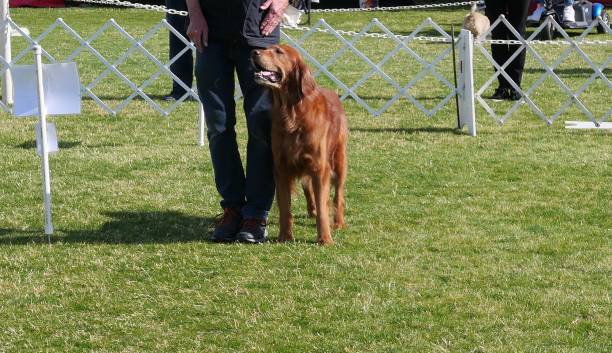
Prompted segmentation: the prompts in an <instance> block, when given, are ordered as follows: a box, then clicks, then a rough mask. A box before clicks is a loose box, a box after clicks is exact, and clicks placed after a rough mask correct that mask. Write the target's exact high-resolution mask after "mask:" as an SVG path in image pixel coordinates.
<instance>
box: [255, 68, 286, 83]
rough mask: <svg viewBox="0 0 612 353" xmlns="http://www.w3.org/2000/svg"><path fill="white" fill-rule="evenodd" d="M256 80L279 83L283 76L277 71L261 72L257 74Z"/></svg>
mask: <svg viewBox="0 0 612 353" xmlns="http://www.w3.org/2000/svg"><path fill="white" fill-rule="evenodd" d="M255 78H256V79H259V80H262V81H268V82H270V83H278V82H279V81H280V80H281V75H280V74H279V73H278V72H275V71H267V70H261V71H256V72H255Z"/></svg>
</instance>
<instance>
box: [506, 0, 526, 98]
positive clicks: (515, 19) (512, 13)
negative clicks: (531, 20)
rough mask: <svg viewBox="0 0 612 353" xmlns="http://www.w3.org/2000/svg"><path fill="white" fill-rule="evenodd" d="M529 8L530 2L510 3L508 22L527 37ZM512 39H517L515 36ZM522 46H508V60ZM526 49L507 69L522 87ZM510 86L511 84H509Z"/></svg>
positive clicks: (514, 0) (516, 1)
mask: <svg viewBox="0 0 612 353" xmlns="http://www.w3.org/2000/svg"><path fill="white" fill-rule="evenodd" d="M528 8H529V0H513V1H508V21H509V22H510V23H511V24H512V26H514V28H515V29H516V31H517V32H518V33H519V34H520V35H521V37H525V25H526V18H527V11H528ZM510 39H516V38H515V37H514V35H512V36H511V37H510ZM520 47H521V46H520V45H509V46H508V58H510V57H511V56H512V55H514V53H515V52H516V51H517V50H519V48H520ZM526 53H527V51H526V49H523V50H521V52H520V53H519V54H518V56H517V57H516V58H515V59H514V60H512V62H511V63H510V65H508V67H507V68H506V72H507V73H508V75H509V76H510V78H512V80H513V81H514V82H515V83H516V84H517V85H518V86H520V85H521V80H522V77H523V67H524V66H525V54H526ZM508 85H509V84H508Z"/></svg>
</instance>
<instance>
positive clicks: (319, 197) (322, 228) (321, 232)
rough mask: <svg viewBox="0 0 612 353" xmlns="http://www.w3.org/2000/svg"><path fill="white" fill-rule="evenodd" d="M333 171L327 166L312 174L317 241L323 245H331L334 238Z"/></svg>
mask: <svg viewBox="0 0 612 353" xmlns="http://www.w3.org/2000/svg"><path fill="white" fill-rule="evenodd" d="M330 174H331V171H330V170H329V166H325V167H324V168H322V170H320V171H319V172H318V173H315V174H314V175H313V176H312V186H313V189H314V194H315V202H316V205H317V234H318V237H317V241H318V242H319V244H321V245H331V244H333V240H332V237H331V230H330V228H329V206H328V204H327V203H328V201H329V187H330V185H329V182H330V179H331V178H330V176H331V175H330Z"/></svg>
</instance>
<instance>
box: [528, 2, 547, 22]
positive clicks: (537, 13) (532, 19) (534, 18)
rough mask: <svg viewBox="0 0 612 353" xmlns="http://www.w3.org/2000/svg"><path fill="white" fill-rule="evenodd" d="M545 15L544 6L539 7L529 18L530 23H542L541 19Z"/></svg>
mask: <svg viewBox="0 0 612 353" xmlns="http://www.w3.org/2000/svg"><path fill="white" fill-rule="evenodd" d="M542 14H544V6H542V5H539V6H538V7H537V8H536V9H535V10H534V11H533V13H532V14H531V16H529V17H527V21H528V22H540V18H541V17H542Z"/></svg>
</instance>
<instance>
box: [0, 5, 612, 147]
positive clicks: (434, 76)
mask: <svg viewBox="0 0 612 353" xmlns="http://www.w3.org/2000/svg"><path fill="white" fill-rule="evenodd" d="M549 23H552V25H553V26H555V28H556V29H557V31H558V32H559V33H560V35H561V39H560V40H556V41H537V40H534V39H535V38H538V36H539V34H540V32H541V31H542V30H543V29H544V28H545V26H546V25H548V24H549ZM602 23H603V22H602V21H601V19H599V20H598V21H596V22H594V23H593V24H592V25H591V27H589V28H588V29H586V30H585V31H584V32H583V33H582V34H581V35H580V36H578V37H570V36H569V35H568V34H567V33H566V32H565V31H564V30H563V28H561V26H559V24H557V23H556V22H554V20H553V19H552V18H548V19H546V20H545V22H544V23H542V25H541V26H540V27H538V28H537V29H536V30H535V31H534V32H533V33H532V34H531V35H530V36H529V38H522V37H521V36H520V35H519V34H518V33H517V31H516V30H515V29H514V28H512V26H511V25H510V24H509V23H508V21H507V20H506V19H505V18H503V17H500V18H499V19H498V20H497V21H495V22H494V23H493V25H492V27H495V26H507V27H508V28H509V29H510V31H511V32H512V33H514V35H515V36H516V40H515V41H501V43H504V44H517V45H520V46H521V48H522V49H523V50H526V51H527V55H528V57H531V58H533V59H535V62H536V63H537V65H538V66H539V67H538V68H537V69H536V70H535V71H536V73H539V72H542V73H541V74H539V78H538V79H537V80H536V81H535V82H533V83H532V84H530V85H529V86H528V87H523V88H520V87H518V86H517V85H516V83H513V82H512V84H513V85H514V87H515V88H517V89H519V90H520V92H521V93H522V98H521V100H519V101H517V102H515V103H514V104H512V105H510V106H508V104H498V103H493V102H492V101H490V100H488V99H486V92H487V91H488V90H491V89H492V87H491V86H492V85H493V84H494V82H495V81H496V79H497V77H498V76H499V75H503V76H504V77H506V78H507V79H509V76H508V74H507V73H506V72H505V68H506V67H507V66H508V64H509V62H506V63H502V64H501V65H500V64H498V63H496V62H495V61H494V60H493V58H492V57H491V55H490V48H489V46H490V44H491V43H500V41H490V40H489V41H485V42H482V43H479V42H473V39H472V38H471V34H469V32H467V31H462V33H461V34H460V35H459V36H458V37H457V38H455V39H454V40H453V38H452V37H451V35H450V34H449V33H447V32H446V31H445V30H444V29H442V28H441V27H440V26H439V25H438V24H436V23H435V22H434V21H432V20H431V19H426V20H425V21H423V22H422V23H421V24H420V25H419V26H418V27H417V28H416V29H414V31H413V32H412V33H410V34H409V35H398V34H394V33H392V32H391V31H390V30H389V29H388V28H387V27H386V26H385V25H384V24H383V23H381V22H380V21H378V20H377V19H373V20H372V21H371V22H370V23H368V24H367V25H366V26H364V27H363V28H362V29H361V30H360V31H358V32H353V31H341V30H337V29H334V28H333V27H332V26H330V25H329V24H328V23H326V22H325V21H324V20H319V21H318V22H317V23H316V24H315V25H313V26H312V27H299V28H297V29H288V28H284V29H283V31H282V34H281V36H282V41H283V42H285V43H287V44H289V45H292V46H294V47H296V48H297V49H298V50H299V51H300V52H301V53H302V55H303V56H304V58H305V59H306V61H307V62H308V63H309V64H310V66H311V68H312V69H313V71H314V73H315V75H316V76H317V77H318V80H319V82H320V83H321V84H323V85H325V86H329V87H330V88H335V89H337V90H338V92H339V94H340V95H341V98H342V99H343V100H346V99H351V100H353V101H354V102H356V103H357V104H358V105H359V106H361V107H363V109H365V110H366V111H368V112H369V113H370V114H371V115H373V116H380V115H381V114H383V113H385V112H386V111H388V110H389V109H391V108H392V107H393V106H394V105H395V104H397V103H398V102H402V103H403V104H409V105H410V106H413V107H416V108H417V109H418V110H419V111H420V112H422V113H423V114H424V115H425V116H427V117H433V116H436V115H439V114H440V112H441V111H443V110H444V111H445V112H446V113H447V114H445V115H444V116H454V114H448V111H451V112H454V109H455V107H454V106H455V102H454V100H455V99H454V98H455V97H457V99H458V101H459V111H458V115H459V118H460V124H459V125H463V124H468V127H469V123H468V122H470V121H473V120H474V119H475V115H476V114H485V115H489V116H491V117H492V118H493V119H494V120H495V121H496V122H498V123H499V124H503V123H505V122H506V121H507V120H508V119H509V118H510V117H511V116H512V115H514V114H517V113H518V112H520V110H521V107H522V106H527V107H528V108H529V109H530V110H531V111H532V112H533V113H534V114H535V115H537V116H538V117H539V118H540V119H542V120H543V121H544V122H546V123H547V124H552V123H553V122H554V121H555V120H556V119H557V118H558V117H559V116H561V115H562V114H564V113H566V112H567V111H568V109H570V108H571V107H572V106H575V107H577V108H578V111H579V112H580V113H581V114H582V115H583V116H584V117H586V118H587V119H588V120H589V121H590V122H592V123H593V124H594V125H595V126H600V125H601V124H602V123H604V122H605V121H606V119H607V118H608V117H609V116H610V114H612V108H610V107H609V104H608V110H606V111H603V112H599V113H596V112H594V111H593V109H591V107H589V103H588V102H586V101H587V100H585V97H587V96H588V95H589V94H590V93H591V92H587V91H593V90H592V89H591V90H589V88H590V87H592V86H593V85H598V90H596V91H597V92H599V94H601V93H602V90H603V97H604V99H605V97H607V99H608V102H609V101H610V97H611V96H612V95H611V93H612V83H611V82H610V79H609V77H608V76H607V75H609V72H610V69H609V66H610V64H611V62H612V55H611V48H612V41H611V40H595V41H589V40H588V39H587V35H588V34H589V33H592V32H593V31H595V30H596V26H598V25H600V24H602ZM5 26H6V28H8V29H10V30H12V31H14V32H17V33H19V34H20V35H21V37H19V40H20V41H25V45H22V47H23V50H21V51H20V52H18V53H17V54H16V55H15V56H14V57H13V58H10V57H6V58H5V57H1V56H0V65H1V70H2V72H5V71H6V70H8V69H10V68H11V67H12V65H18V64H20V63H21V62H22V61H24V60H26V59H25V58H26V57H27V56H28V55H29V54H30V53H31V52H32V48H33V47H34V46H36V45H40V46H41V47H42V54H43V58H44V59H45V60H46V61H47V62H49V63H56V62H66V61H74V60H75V59H76V58H77V57H79V56H81V55H85V54H87V55H89V56H90V57H93V58H94V59H95V60H96V72H99V71H100V67H102V69H103V70H102V72H101V73H99V74H97V75H95V77H94V76H92V74H89V75H88V74H87V71H88V70H89V71H91V70H92V67H91V65H89V66H84V67H79V72H80V73H81V77H82V81H81V93H82V95H83V97H85V98H89V99H91V100H92V101H93V102H95V103H96V104H97V105H98V106H99V107H100V108H101V109H102V110H103V111H105V112H107V113H108V114H112V115H116V114H119V113H121V112H122V111H123V110H124V109H127V108H128V107H129V104H130V102H132V101H133V100H135V99H140V100H142V101H144V102H145V103H146V104H147V105H148V106H150V107H151V109H153V110H154V111H156V112H157V113H159V114H161V115H163V116H168V115H169V114H170V113H171V112H172V111H173V110H175V109H176V108H177V107H178V106H179V105H180V104H183V103H185V101H186V100H188V98H193V100H195V101H197V100H198V95H197V92H196V91H195V90H194V89H192V88H191V87H187V86H186V85H185V84H184V83H183V82H180V80H179V79H178V78H177V77H176V76H175V75H174V74H172V72H171V71H170V69H169V67H170V64H172V63H173V62H174V61H175V60H177V58H178V57H179V56H180V55H182V54H183V53H184V52H187V51H191V52H192V53H194V54H195V47H194V46H193V45H192V44H191V43H190V42H189V41H188V40H187V39H186V38H183V37H182V36H181V35H180V34H179V33H178V32H176V31H175V30H174V29H173V28H172V27H171V26H170V25H169V24H168V23H167V22H166V20H161V21H160V22H159V23H157V24H156V25H154V26H153V27H152V28H150V29H148V30H147V31H146V32H145V33H144V35H142V36H141V37H140V38H137V37H136V36H133V35H132V34H130V33H129V32H128V31H127V30H125V29H124V28H123V27H122V26H121V25H119V24H118V23H117V22H116V21H114V20H113V19H110V20H108V21H106V22H105V23H104V24H103V25H102V26H101V27H99V28H98V29H97V30H95V31H94V32H93V34H91V35H89V36H87V37H83V36H82V35H80V34H79V33H77V31H75V30H74V29H73V28H72V27H70V25H69V24H67V23H66V22H64V21H63V20H62V19H61V18H60V19H57V20H56V21H55V22H54V23H53V24H51V25H50V26H49V27H48V28H47V29H46V30H45V31H43V32H42V33H41V34H40V35H38V36H34V35H32V34H30V33H26V32H25V31H23V30H22V29H21V28H20V27H19V26H18V25H17V24H16V23H15V22H13V20H11V19H10V18H8V19H7V20H6V22H5ZM169 31H170V32H172V33H174V34H175V35H176V36H177V37H179V38H180V39H181V40H182V41H183V42H184V43H185V44H186V47H185V49H184V50H183V52H181V53H179V55H177V56H176V57H175V58H172V59H170V60H168V59H167V58H162V57H161V56H163V55H159V54H158V55H157V56H156V55H155V54H154V53H153V52H152V51H151V50H149V49H147V48H148V46H149V43H150V41H152V40H154V39H157V40H158V39H159V38H160V36H163V38H164V40H165V41H167V35H168V32H169ZM607 31H608V32H607V35H608V36H610V35H611V34H612V33H611V32H610V30H609V28H607ZM109 35H112V36H114V37H116V36H119V37H120V38H122V40H123V41H126V42H127V43H129V46H128V49H127V50H125V51H123V52H122V53H118V54H116V55H114V56H113V57H107V56H105V55H103V54H102V53H101V52H100V51H99V50H98V49H96V46H95V43H96V41H99V40H103V39H104V37H105V36H109ZM424 35H428V36H424ZM51 36H53V37H54V38H57V37H58V36H59V37H61V38H66V41H65V43H67V44H65V45H69V43H74V45H75V46H74V48H71V49H69V51H70V54H68V55H66V56H64V57H55V56H54V55H52V54H51V52H52V49H53V48H46V47H45V45H46V44H47V42H49V40H47V41H45V39H46V38H48V37H51ZM467 42H469V44H468V43H467ZM54 43H55V44H56V42H54ZM451 43H454V44H455V45H456V47H457V52H458V53H459V61H458V65H459V77H458V84H457V87H456V86H455V84H454V83H453V82H452V81H453V79H452V77H453V75H452V73H453V69H452V59H453V48H452V46H451ZM423 45H427V46H435V48H436V49H437V51H436V53H435V55H432V54H431V50H429V51H428V52H427V53H425V54H422V50H421V49H422V46H423ZM313 46H314V47H315V48H317V51H315V50H309V48H312V47H313ZM585 46H589V47H591V48H597V49H598V50H597V51H599V52H600V53H601V52H602V49H601V48H603V53H604V54H603V55H604V56H605V58H604V60H603V61H602V60H600V59H601V58H598V59H597V60H594V59H592V58H591V57H590V56H589V54H588V53H590V52H589V51H585V50H584V47H585ZM322 47H324V49H325V50H324V51H325V55H328V56H327V57H326V58H321V57H320V56H317V54H315V53H319V54H318V55H321V54H320V52H321V48H322ZM474 48H475V49H474ZM539 48H546V50H554V51H556V52H558V54H556V53H555V55H556V60H554V62H552V63H547V61H546V60H545V59H543V56H542V55H541V54H540V53H539V50H540V49H539ZM459 49H460V50H459ZM572 53H574V54H576V55H577V56H578V58H580V59H581V60H582V63H583V64H582V65H581V66H580V67H577V68H576V69H578V70H582V71H586V73H585V74H584V75H585V77H588V79H587V80H586V81H585V82H584V83H583V84H582V85H580V87H578V88H576V89H573V88H570V85H569V84H568V83H567V82H565V81H563V80H562V79H561V78H560V75H559V74H558V73H557V71H556V70H558V68H559V65H560V64H561V63H562V62H563V61H564V60H565V59H566V58H568V56H570V55H571V54H572ZM165 55H166V56H167V52H166V54H165ZM576 55H575V56H576ZM600 56H601V55H600ZM135 58H136V59H137V60H140V61H142V64H143V65H149V66H153V67H154V68H155V70H154V72H153V73H150V74H148V77H146V78H144V79H142V78H141V79H140V80H136V79H133V78H131V77H130V73H129V72H124V71H122V65H123V64H124V63H126V62H127V61H130V60H132V61H134V60H136V59H135ZM347 58H350V60H351V61H350V62H348V61H347ZM347 63H348V64H347ZM491 67H493V68H494V69H495V72H494V73H493V75H492V76H487V79H486V80H485V81H484V82H481V81H482V79H480V80H479V79H478V78H482V77H484V76H485V74H484V73H485V72H487V71H490V69H491ZM532 71H533V70H532ZM474 72H476V73H477V74H476V75H475V76H476V77H473V76H472V75H474ZM398 73H399V74H398ZM486 75H488V73H487V74H486ZM530 75H532V73H531V72H526V73H525V76H530ZM3 79H4V78H3ZM169 79H171V80H174V81H176V82H179V83H180V84H181V85H182V86H183V88H185V89H186V90H187V93H186V94H185V95H184V96H183V97H181V98H180V99H179V100H177V101H175V102H173V103H172V104H161V102H160V100H159V99H158V98H159V96H160V95H161V94H163V93H164V92H155V93H152V92H151V87H153V85H154V84H156V82H157V83H158V82H159V81H160V80H167V81H168V82H169ZM547 79H550V80H549V81H551V80H552V83H553V88H554V89H556V90H557V91H558V92H559V94H561V95H562V96H561V97H559V98H558V99H559V101H563V103H562V104H561V105H560V106H559V107H558V109H557V110H556V111H554V112H545V111H544V110H543V109H542V108H541V107H540V105H538V103H537V101H536V100H535V99H534V98H533V97H534V94H535V93H536V91H538V90H542V89H544V88H541V87H542V86H543V83H544V82H545V81H546V80H547ZM109 80H114V81H116V82H117V84H119V85H122V86H123V87H124V88H126V89H127V90H128V91H129V94H127V95H126V96H125V97H120V99H108V97H106V96H105V93H104V92H100V87H102V86H103V85H101V82H103V81H105V82H108V81H109ZM374 81H377V82H378V86H376V87H380V86H381V84H380V83H382V87H383V88H382V89H380V88H374V89H375V90H376V91H374V89H372V88H370V86H371V82H374ZM525 81H530V80H524V83H523V85H524V84H525ZM432 84H433V85H435V86H436V87H435V88H434V89H432V90H430V91H428V92H425V93H423V91H426V90H424V89H423V87H425V86H431V85H432ZM239 97H240V92H239V91H237V93H236V98H239ZM5 98H6V97H3V102H0V110H3V111H5V112H10V111H11V106H10V104H7V103H9V102H7V100H6V99H5ZM113 98H117V97H113ZM111 101H114V102H115V103H112V102H111ZM117 101H119V103H116V102H117ZM500 110H501V111H500ZM474 128H475V126H474V127H473V128H472V130H471V131H470V133H471V134H475V130H473V129H474ZM200 130H201V131H200V134H201V138H200V140H201V141H200V142H201V143H203V141H202V139H203V137H202V136H203V133H202V131H203V126H201V129H200Z"/></svg>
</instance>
